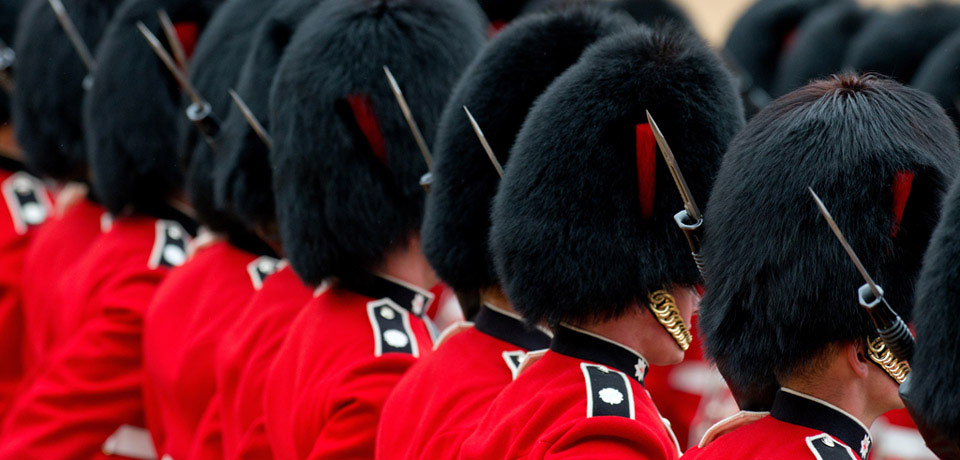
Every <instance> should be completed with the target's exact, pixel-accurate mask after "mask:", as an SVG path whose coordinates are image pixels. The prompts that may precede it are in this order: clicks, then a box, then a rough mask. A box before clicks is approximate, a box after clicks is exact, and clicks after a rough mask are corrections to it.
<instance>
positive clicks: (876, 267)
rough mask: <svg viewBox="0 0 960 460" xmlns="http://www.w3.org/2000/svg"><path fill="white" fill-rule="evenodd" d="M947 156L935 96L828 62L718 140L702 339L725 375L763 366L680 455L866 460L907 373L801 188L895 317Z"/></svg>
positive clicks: (950, 160) (944, 183) (950, 142)
mask: <svg viewBox="0 0 960 460" xmlns="http://www.w3.org/2000/svg"><path fill="white" fill-rule="evenodd" d="M958 165H960V150H958V144H957V134H956V132H955V130H954V127H953V124H952V123H951V122H950V119H949V118H947V116H946V115H945V114H944V112H943V109H941V108H940V107H939V105H938V104H937V103H936V101H935V100H933V98H931V97H930V96H929V95H926V94H924V93H922V92H920V91H917V90H914V89H911V88H909V87H905V86H903V85H901V84H899V83H897V82H896V81H894V80H889V79H885V78H884V77H879V76H873V75H867V76H860V75H841V76H833V77H830V78H829V79H826V80H821V81H815V82H813V83H810V84H809V85H807V86H804V87H802V88H800V89H797V90H795V91H793V92H791V93H788V94H786V95H784V96H783V97H781V98H779V99H777V100H775V101H774V102H773V103H771V104H770V105H769V106H768V107H767V108H765V109H764V110H763V111H762V112H760V113H759V114H757V115H756V116H755V117H754V118H753V119H752V120H751V121H750V123H748V124H747V127H746V128H745V129H744V130H743V131H741V132H740V133H739V134H738V136H737V137H736V138H735V139H734V141H733V142H732V143H731V145H730V148H729V150H728V151H727V154H726V156H725V157H724V162H723V165H722V166H721V168H720V172H719V174H718V176H717V181H716V183H715V184H714V188H713V192H712V193H711V197H710V202H709V209H708V211H707V213H706V217H705V220H706V221H707V222H710V225H709V227H708V228H707V233H706V238H705V243H704V257H705V259H706V272H707V273H709V275H708V276H707V280H706V281H707V284H706V297H705V298H704V299H703V303H702V305H701V310H700V326H701V331H702V332H703V334H704V336H705V344H706V349H707V352H708V353H709V354H710V355H711V356H712V357H713V358H714V359H716V360H717V362H718V364H719V366H720V369H721V371H722V372H724V376H725V377H726V378H727V379H728V382H730V384H731V387H743V386H748V385H750V384H753V383H755V382H762V381H766V380H768V379H773V380H774V381H775V382H774V384H775V385H778V386H779V391H778V392H776V394H775V395H774V397H773V401H772V405H771V406H772V408H771V410H770V411H769V413H756V412H755V413H746V412H743V413H740V414H738V415H737V416H734V417H731V418H730V419H728V420H726V421H724V422H721V423H720V424H717V425H715V426H714V427H713V428H711V429H710V430H709V431H708V432H707V434H706V436H704V439H703V440H702V441H701V442H700V447H699V448H698V449H694V450H693V451H691V452H688V453H687V455H686V456H685V458H689V459H696V460H701V459H703V460H705V459H714V458H723V459H731V460H736V459H761V458H762V459H766V458H785V459H791V458H798V459H800V458H805V459H850V460H857V459H860V460H866V459H867V458H868V455H869V454H870V451H871V447H872V444H873V439H872V438H871V436H870V433H869V431H868V428H867V427H869V426H870V425H871V424H872V423H873V421H874V420H875V419H876V418H877V417H878V416H880V415H881V414H883V413H885V412H887V411H889V410H891V409H897V408H901V407H903V403H902V402H901V400H900V398H899V397H898V395H897V389H898V385H899V382H900V381H901V380H902V379H903V377H904V376H905V375H906V374H907V373H908V372H909V366H908V365H907V364H906V363H905V362H901V361H898V360H897V359H896V358H895V357H893V355H892V353H891V351H890V349H888V348H887V347H886V344H885V343H884V342H883V341H882V340H880V339H879V338H878V336H877V333H876V329H875V328H874V326H873V323H872V322H871V320H870V318H869V315H868V314H867V312H866V311H865V309H864V308H863V307H862V306H860V305H859V304H858V303H857V294H856V291H857V287H858V286H861V285H862V284H863V278H861V275H860V273H858V271H857V269H856V268H855V265H854V263H852V262H851V260H850V259H849V258H848V256H847V254H846V253H845V251H844V248H843V247H842V246H841V244H840V242H838V241H837V239H836V238H835V236H834V235H833V234H832V233H831V231H830V229H829V227H828V224H827V223H826V222H825V219H824V218H822V217H821V216H820V212H818V209H817V206H816V204H815V203H814V200H813V198H812V197H811V194H810V192H809V190H808V187H809V188H810V189H812V190H814V191H815V192H816V193H817V194H819V195H820V197H822V200H823V203H824V204H825V206H826V207H827V208H829V211H830V212H831V213H832V215H833V217H834V218H835V220H836V224H837V227H838V228H839V229H840V230H841V231H842V232H843V233H844V234H845V236H846V239H847V240H848V241H849V243H850V245H851V246H852V248H853V250H854V252H855V253H856V254H858V255H859V258H860V260H861V261H862V265H863V267H864V268H865V269H866V270H867V271H869V273H870V274H871V275H872V277H873V279H875V280H876V284H878V285H881V286H882V287H883V289H885V297H886V299H887V300H888V302H889V304H890V305H891V306H893V307H894V309H896V310H897V311H898V312H899V314H900V315H901V316H903V317H904V319H906V320H909V316H910V315H909V313H910V310H911V304H912V299H913V285H914V282H915V280H916V277H917V274H918V272H919V270H920V264H921V261H922V258H923V253H924V249H925V248H926V246H927V241H928V240H929V238H930V234H931V232H932V231H933V225H934V223H935V222H936V221H937V218H938V216H939V204H940V201H941V198H942V195H943V194H944V192H945V190H946V189H947V187H948V185H949V182H950V181H951V180H952V179H953V177H954V176H955V175H956V173H957V169H958Z"/></svg>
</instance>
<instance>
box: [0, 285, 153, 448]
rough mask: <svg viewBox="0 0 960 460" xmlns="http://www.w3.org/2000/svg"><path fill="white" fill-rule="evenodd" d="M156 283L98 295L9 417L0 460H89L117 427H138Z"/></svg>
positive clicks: (117, 288)
mask: <svg viewBox="0 0 960 460" xmlns="http://www.w3.org/2000/svg"><path fill="white" fill-rule="evenodd" d="M159 276H160V275H159V274H157V273H144V274H140V275H137V276H133V277H128V278H126V279H125V280H124V281H120V282H119V283H114V284H112V285H107V286H105V287H104V288H103V289H102V290H101V291H100V292H99V293H98V295H97V296H96V297H95V298H96V299H97V303H96V305H98V306H99V308H97V309H96V312H97V313H96V314H95V315H94V316H93V317H92V318H91V319H90V320H88V321H87V322H86V323H84V325H83V326H82V327H81V328H80V330H79V331H77V332H76V333H75V334H74V336H73V337H71V338H70V339H69V340H68V341H67V342H66V343H65V344H64V346H63V347H61V348H59V349H58V351H57V352H56V353H55V354H53V355H52V356H51V358H50V360H49V361H48V362H47V363H46V365H45V367H44V368H43V370H42V371H41V372H40V374H38V376H37V377H36V379H34V380H33V381H32V383H31V385H30V387H29V388H27V389H25V391H24V393H22V394H21V395H20V397H19V398H18V400H17V402H16V404H15V406H14V407H13V408H12V410H11V411H10V414H9V415H8V417H7V419H6V420H5V423H4V427H3V430H2V433H3V434H2V437H0V459H3V460H6V459H11V460H13V459H16V460H22V459H57V460H72V459H77V460H87V459H89V458H90V457H91V456H93V455H94V454H96V453H97V452H99V451H101V449H102V445H103V442H104V441H105V440H106V439H107V437H108V436H110V435H111V434H113V433H114V431H116V430H117V428H119V427H120V426H121V425H124V424H128V425H133V426H137V427H142V426H143V401H142V393H141V391H142V381H143V375H142V361H141V338H142V337H141V336H142V329H143V328H142V326H143V324H142V323H143V315H142V308H143V307H144V306H145V304H146V303H147V302H148V301H149V299H150V296H151V295H152V293H153V291H154V289H155V287H156V284H157V282H158V281H159Z"/></svg>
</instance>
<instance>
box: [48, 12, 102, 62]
mask: <svg viewBox="0 0 960 460" xmlns="http://www.w3.org/2000/svg"><path fill="white" fill-rule="evenodd" d="M47 3H49V4H50V7H51V8H53V13H54V14H55V15H56V16H57V22H59V23H60V27H61V28H63V32H64V33H65V34H67V38H68V39H69V40H70V43H71V44H72V45H73V48H74V49H75V50H77V54H79V55H80V60H81V61H83V65H84V66H85V67H86V68H87V73H90V74H92V73H93V71H94V70H96V68H97V62H96V61H95V60H94V59H93V54H91V53H90V48H87V44H86V43H85V42H84V41H83V37H81V36H80V33H79V32H77V27H76V26H75V25H74V24H73V20H72V19H70V15H69V14H67V9H66V8H64V6H63V2H62V1H60V0H47Z"/></svg>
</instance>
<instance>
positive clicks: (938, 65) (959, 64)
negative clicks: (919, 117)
mask: <svg viewBox="0 0 960 460" xmlns="http://www.w3.org/2000/svg"><path fill="white" fill-rule="evenodd" d="M958 68H960V29H958V30H957V31H956V32H954V33H953V34H951V35H950V36H948V37H947V38H945V39H943V41H941V42H940V44H939V45H937V47H936V48H934V49H933V51H930V53H929V54H928V55H927V57H926V58H924V59H923V64H921V65H920V68H919V69H917V73H916V75H914V76H913V82H912V83H911V86H913V87H914V88H917V89H919V90H922V91H926V92H928V93H930V94H932V95H933V97H935V98H937V100H938V101H940V105H942V106H943V108H944V109H945V110H946V111H947V114H948V115H950V117H951V118H953V122H954V124H956V125H957V126H958V127H960V108H958V106H957V104H958V103H960V72H958V71H957V69H958Z"/></svg>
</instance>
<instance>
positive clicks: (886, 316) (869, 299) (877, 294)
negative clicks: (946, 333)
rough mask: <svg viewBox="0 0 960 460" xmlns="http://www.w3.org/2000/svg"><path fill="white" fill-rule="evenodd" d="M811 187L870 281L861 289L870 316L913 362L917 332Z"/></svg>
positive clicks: (905, 358)
mask: <svg viewBox="0 0 960 460" xmlns="http://www.w3.org/2000/svg"><path fill="white" fill-rule="evenodd" d="M807 190H809V191H810V195H811V196H812V197H813V201H814V202H816V203H817V208H818V209H819V210H820V214H821V215H823V218H824V219H825V220H826V221H827V225H829V226H830V229H831V230H832V231H833V234H834V236H836V237H837V240H839V241H840V245H841V246H843V249H844V251H846V252H847V256H848V257H849V258H850V260H851V261H853V265H854V266H855V267H856V268H857V271H859V272H860V276H862V277H863V279H864V281H866V283H865V284H864V285H863V286H860V288H859V289H858V290H857V296H858V297H859V300H860V305H862V306H863V307H864V308H865V309H866V310H867V313H868V314H869V315H870V319H871V321H873V325H874V326H875V327H876V329H877V334H878V335H879V336H880V338H881V339H883V341H884V342H885V343H886V344H887V348H889V349H890V352H892V353H893V355H894V356H896V358H897V359H899V360H901V361H904V362H907V363H909V362H910V359H911V358H913V346H914V339H913V334H912V333H910V329H909V328H908V327H907V324H906V323H904V322H903V319H902V318H900V315H898V314H897V312H895V311H894V310H893V308H891V307H890V304H888V303H887V300H886V299H885V298H884V297H883V288H882V287H880V286H879V285H878V284H877V283H876V282H875V281H874V280H873V277H871V276H870V273H869V272H868V271H867V269H866V267H864V266H863V263H862V262H861V261H860V257H858V256H857V253H856V252H855V251H854V250H853V247H852V246H850V243H849V242H848V241H847V238H846V237H844V236H843V232H842V231H840V227H839V226H837V223H836V221H834V220H833V216H831V215H830V211H829V210H827V207H826V206H825V205H824V204H823V201H822V200H820V197H819V196H817V193H816V192H814V191H813V189H812V188H810V187H807Z"/></svg>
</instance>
